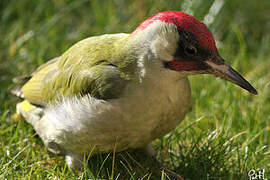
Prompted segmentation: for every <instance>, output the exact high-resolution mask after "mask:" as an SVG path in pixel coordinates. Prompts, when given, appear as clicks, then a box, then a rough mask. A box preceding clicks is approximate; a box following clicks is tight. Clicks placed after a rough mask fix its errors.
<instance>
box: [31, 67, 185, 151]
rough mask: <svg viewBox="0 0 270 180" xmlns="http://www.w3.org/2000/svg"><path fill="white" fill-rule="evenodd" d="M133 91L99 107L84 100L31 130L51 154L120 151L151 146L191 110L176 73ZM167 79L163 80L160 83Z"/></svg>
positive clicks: (49, 114) (49, 113) (52, 112)
mask: <svg viewBox="0 0 270 180" xmlns="http://www.w3.org/2000/svg"><path fill="white" fill-rule="evenodd" d="M166 73H169V74H170V73H171V74H170V75H169V78H168V76H162V75H161V76H160V77H156V78H154V79H149V80H144V82H142V83H140V84H136V85H131V86H129V87H128V88H127V90H126V93H125V95H124V96H123V97H122V98H119V99H115V100H110V101H103V100H97V99H95V98H92V97H89V96H84V97H82V98H81V99H80V100H79V99H78V98H73V99H68V100H66V101H64V102H62V103H60V104H58V105H56V106H54V107H51V108H49V109H47V110H46V111H45V114H44V116H43V118H42V119H41V120H40V121H39V122H38V123H36V124H34V127H35V129H36V131H37V132H38V134H39V135H40V136H41V138H42V139H43V141H44V142H45V144H46V145H47V146H48V148H49V149H50V150H52V151H57V150H58V148H59V147H61V149H65V150H68V151H72V152H73V153H87V152H90V151H91V150H92V148H96V150H98V151H99V152H108V151H113V150H114V149H116V151H122V150H125V149H128V148H138V147H141V146H144V145H146V144H148V143H150V142H151V141H152V140H153V139H155V138H157V137H161V136H163V135H165V134H166V133H168V132H170V131H171V130H172V129H174V128H175V127H176V126H177V125H178V124H179V123H180V121H182V120H183V118H184V116H185V114H186V112H187V110H188V108H189V105H190V87H189V82H188V79H187V77H185V76H183V77H179V74H177V72H172V71H166ZM164 77H166V79H163V78H164Z"/></svg>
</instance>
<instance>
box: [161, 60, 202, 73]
mask: <svg viewBox="0 0 270 180" xmlns="http://www.w3.org/2000/svg"><path fill="white" fill-rule="evenodd" d="M166 66H167V68H169V69H171V70H175V71H193V70H200V67H199V65H198V63H197V62H195V61H180V60H172V61H170V62H168V63H167V65H166Z"/></svg>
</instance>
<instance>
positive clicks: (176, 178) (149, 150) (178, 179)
mask: <svg viewBox="0 0 270 180" xmlns="http://www.w3.org/2000/svg"><path fill="white" fill-rule="evenodd" d="M143 150H144V152H145V153H146V155H147V156H148V157H151V158H153V160H154V161H155V162H156V163H157V165H158V167H159V168H160V171H159V174H160V176H164V173H165V174H166V175H167V177H169V179H170V180H184V178H183V177H182V176H181V175H179V174H177V173H176V172H174V171H172V170H170V169H168V168H167V167H166V166H165V165H164V164H163V163H162V162H160V161H158V160H157V159H156V158H155V157H154V156H155V155H156V152H155V150H154V148H153V147H152V146H151V144H148V145H147V146H146V147H145V148H144V149H143ZM166 175H165V176H166ZM165 179H167V178H166V177H165Z"/></svg>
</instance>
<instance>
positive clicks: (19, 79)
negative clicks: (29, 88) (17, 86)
mask: <svg viewBox="0 0 270 180" xmlns="http://www.w3.org/2000/svg"><path fill="white" fill-rule="evenodd" d="M31 78H32V76H18V77H15V78H13V79H12V81H13V82H14V83H25V82H27V81H28V80H29V79H31Z"/></svg>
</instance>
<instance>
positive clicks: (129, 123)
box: [12, 11, 257, 168]
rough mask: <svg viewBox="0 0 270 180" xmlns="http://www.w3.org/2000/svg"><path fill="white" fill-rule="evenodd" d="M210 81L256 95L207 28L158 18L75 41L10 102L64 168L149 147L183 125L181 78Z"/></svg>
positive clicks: (187, 100)
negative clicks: (201, 76) (126, 29)
mask: <svg viewBox="0 0 270 180" xmlns="http://www.w3.org/2000/svg"><path fill="white" fill-rule="evenodd" d="M196 74H212V75H214V76H216V77H219V78H222V79H225V80H228V81H230V82H232V83H234V84H236V85H238V86H240V87H242V88H243V89H245V90H247V91H249V92H250V93H252V94H255V95H256V94H257V91H256V89H255V88H254V87H253V86H252V85H251V84H250V83H249V82H248V81H247V80H245V79H244V78H243V77H242V76H241V75H240V74H239V73H237V72H236V71H235V70H234V69H233V68H232V67H230V66H229V65H228V64H227V63H226V62H225V60H224V59H223V58H222V57H221V56H220V55H219V53H218V50H217V47H216V43H215V39H214V37H213V35H212V33H211V31H210V30H209V29H208V28H207V26H206V25H205V24H204V23H202V22H200V21H199V20H197V19H196V18H195V17H193V16H192V15H188V14H186V13H184V12H179V11H164V12H159V13H157V14H156V15H154V16H152V17H149V18H147V19H146V20H144V21H143V22H141V23H140V24H139V26H138V27H137V28H136V29H135V30H134V31H133V32H132V33H130V34H128V33H119V34H105V35H99V36H93V37H89V38H86V39H83V40H81V41H79V42H77V43H76V44H74V45H73V46H72V47H70V48H69V49H68V50H67V51H66V52H64V53H63V54H62V55H60V56H59V57H56V58H54V59H52V60H50V61H48V62H46V63H45V64H43V65H41V66H40V67H39V68H37V70H36V71H34V72H33V73H32V74H31V75H29V76H25V77H19V78H15V81H18V82H21V83H23V85H21V86H19V87H18V88H15V89H14V90H13V92H12V93H13V94H15V95H17V96H19V97H21V98H22V99H23V100H22V101H21V102H19V103H18V104H17V106H16V108H17V111H16V112H17V114H18V115H20V116H22V117H23V118H24V119H25V120H26V121H27V122H28V123H30V124H31V125H32V126H33V128H34V129H35V131H36V132H37V134H38V135H39V136H40V138H41V139H42V140H43V142H44V144H45V146H46V147H47V148H48V149H49V150H50V151H51V152H53V153H57V154H63V155H65V157H66V162H67V165H68V166H69V167H70V168H74V167H75V168H76V167H78V166H80V162H78V159H82V157H83V156H84V155H85V154H88V153H90V152H91V153H97V152H101V153H107V152H112V151H116V152H120V151H125V150H127V149H137V148H142V147H149V146H150V144H151V142H152V141H153V140H154V139H156V138H160V137H162V136H164V135H166V134H167V133H169V132H170V131H172V130H174V129H175V127H176V126H177V125H178V124H179V123H180V122H181V121H182V120H183V119H184V117H185V115H186V113H187V112H188V110H189V108H190V106H191V88H190V83H189V80H188V76H190V75H196Z"/></svg>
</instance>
